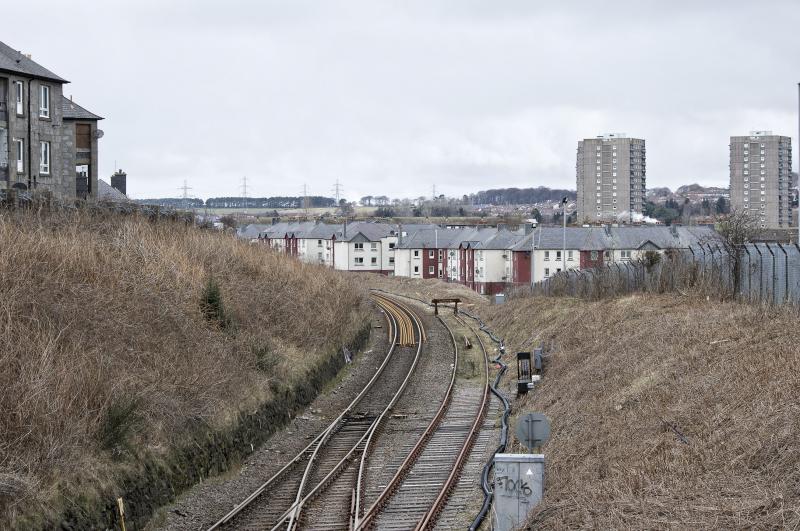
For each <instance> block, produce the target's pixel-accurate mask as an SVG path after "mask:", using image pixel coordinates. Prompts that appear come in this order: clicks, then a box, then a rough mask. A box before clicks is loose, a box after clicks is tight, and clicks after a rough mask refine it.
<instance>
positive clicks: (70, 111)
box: [61, 96, 103, 120]
mask: <svg viewBox="0 0 800 531" xmlns="http://www.w3.org/2000/svg"><path fill="white" fill-rule="evenodd" d="M61 111H62V114H63V115H64V119H65V120H102V119H103V117H102V116H97V115H96V114H94V113H92V112H89V111H87V110H86V109H84V108H83V107H81V106H80V105H78V104H77V103H75V102H74V101H72V100H71V99H69V98H67V97H65V96H61Z"/></svg>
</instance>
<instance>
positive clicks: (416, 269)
mask: <svg viewBox="0 0 800 531" xmlns="http://www.w3.org/2000/svg"><path fill="white" fill-rule="evenodd" d="M414 273H415V274H417V275H419V266H414Z"/></svg>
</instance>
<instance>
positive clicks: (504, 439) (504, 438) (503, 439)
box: [377, 289, 511, 531]
mask: <svg viewBox="0 0 800 531" xmlns="http://www.w3.org/2000/svg"><path fill="white" fill-rule="evenodd" d="M377 291H383V290H380V289H378V290H377ZM397 296H399V297H402V298H404V299H410V300H412V301H416V302H419V303H422V304H426V305H428V306H432V305H431V304H430V303H428V302H427V301H424V300H422V299H419V298H417V297H411V296H409V295H397ZM459 314H460V315H466V316H467V317H469V318H470V319H472V320H473V321H475V322H476V323H478V329H479V330H480V331H481V332H483V333H485V334H486V335H487V336H488V337H489V339H491V340H492V341H493V342H494V343H497V346H498V347H499V350H500V352H499V353H498V355H497V357H495V358H494V359H493V360H492V361H493V362H494V363H498V364H499V365H500V371H499V372H498V374H497V377H496V378H495V382H494V385H493V386H491V390H492V394H494V395H495V396H496V397H497V398H498V399H500V401H501V402H502V403H503V410H504V411H503V417H502V420H501V429H500V441H499V444H498V446H497V448H496V449H495V451H494V452H493V453H492V457H491V458H490V459H489V461H488V462H487V463H486V464H485V465H484V467H483V472H482V474H481V489H482V490H483V493H484V500H483V505H482V506H481V509H480V511H479V512H478V514H477V515H476V516H475V519H474V520H473V522H472V524H471V525H470V527H469V529H470V531H475V530H476V529H478V528H479V527H480V525H481V523H482V522H483V520H484V518H486V515H487V514H488V513H489V509H490V508H491V505H492V501H493V498H494V491H493V489H492V487H491V484H490V482H489V475H490V474H491V471H492V468H494V456H495V455H496V454H498V453H502V452H505V450H506V447H507V446H508V418H509V416H510V415H511V402H510V401H509V400H508V398H507V397H506V396H505V395H504V394H503V393H502V392H501V391H500V390H499V385H500V380H501V379H502V377H503V375H504V374H505V372H506V370H507V369H508V365H506V363H504V362H503V355H504V354H505V351H506V349H505V343H504V341H503V339H502V338H500V337H497V335H495V333H494V332H493V331H492V330H491V329H490V328H489V326H488V325H487V324H486V323H485V322H484V321H483V320H482V319H481V318H480V317H478V316H477V315H473V314H472V313H470V312H468V311H466V310H464V309H461V310H460V311H459Z"/></svg>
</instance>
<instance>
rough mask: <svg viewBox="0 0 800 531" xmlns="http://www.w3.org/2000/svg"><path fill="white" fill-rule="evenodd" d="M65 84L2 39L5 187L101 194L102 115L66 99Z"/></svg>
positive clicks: (0, 139) (63, 196)
mask: <svg viewBox="0 0 800 531" xmlns="http://www.w3.org/2000/svg"><path fill="white" fill-rule="evenodd" d="M66 83H69V82H68V81H67V80H65V79H64V78H62V77H60V76H58V75H56V74H54V73H53V72H51V71H50V70H48V69H46V68H45V67H43V66H41V65H39V64H38V63H36V62H34V61H33V60H32V59H31V57H30V56H29V55H25V54H23V53H21V52H18V51H16V50H14V49H13V48H11V47H9V46H8V45H6V44H4V43H2V42H0V191H3V190H8V189H16V190H18V191H28V192H31V193H50V194H52V196H53V197H54V198H55V199H58V200H67V201H68V200H73V199H93V198H96V197H97V171H98V168H97V160H98V152H97V143H98V142H97V141H98V139H99V138H100V136H101V132H100V131H99V130H98V129H97V122H98V121H99V120H102V118H101V117H99V116H97V115H95V114H93V113H91V112H89V111H87V110H86V109H84V108H83V107H81V106H80V105H78V104H77V103H75V102H73V101H72V100H71V99H68V98H65V97H64V95H63V94H64V85H65V84H66Z"/></svg>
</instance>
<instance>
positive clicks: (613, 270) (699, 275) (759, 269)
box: [533, 243, 800, 306]
mask: <svg viewBox="0 0 800 531" xmlns="http://www.w3.org/2000/svg"><path fill="white" fill-rule="evenodd" d="M684 290H693V291H695V292H698V291H699V292H700V293H703V294H708V295H713V296H715V297H722V298H732V297H737V298H740V299H743V300H747V301H751V302H759V303H766V304H774V305H781V304H791V305H796V306H800V247H798V246H797V244H780V243H756V244H747V245H743V246H741V247H740V248H738V249H736V250H728V249H727V248H725V247H724V246H723V245H721V244H717V243H711V244H704V245H697V246H692V247H689V248H686V249H668V250H667V251H666V252H664V253H663V254H659V253H655V252H652V253H647V254H646V255H645V257H644V258H643V259H641V260H637V261H623V262H612V263H610V264H607V265H605V266H603V267H599V268H592V269H584V270H569V271H566V272H561V273H557V274H556V275H554V276H552V277H550V278H548V279H545V280H544V281H542V282H539V283H537V284H536V285H535V286H534V288H533V292H534V293H535V294H539V295H548V296H571V297H580V298H587V299H600V298H604V297H611V296H616V295H622V294H628V293H635V292H647V293H667V292H683V291H684Z"/></svg>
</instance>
